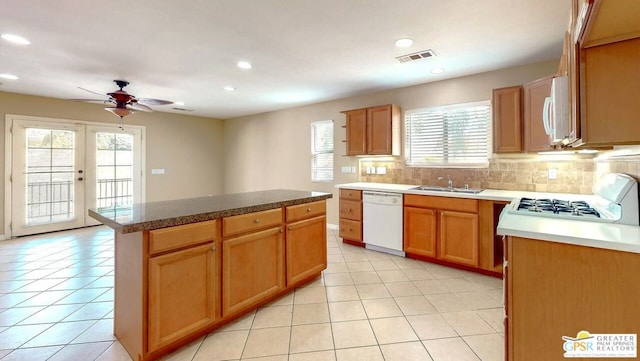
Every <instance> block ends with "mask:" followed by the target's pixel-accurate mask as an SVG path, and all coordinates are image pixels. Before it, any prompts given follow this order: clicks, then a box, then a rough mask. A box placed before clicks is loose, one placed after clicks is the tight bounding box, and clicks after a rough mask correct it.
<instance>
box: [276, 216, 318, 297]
mask: <svg viewBox="0 0 640 361" xmlns="http://www.w3.org/2000/svg"><path fill="white" fill-rule="evenodd" d="M285 239H286V253H287V286H289V285H292V284H295V283H297V282H300V281H302V280H304V279H306V278H309V277H311V276H313V275H317V274H319V273H320V272H322V270H324V269H325V268H327V247H326V242H327V223H326V217H325V216H321V217H316V218H311V219H307V220H304V221H300V222H296V223H292V224H290V225H288V226H287V234H286V237H285Z"/></svg>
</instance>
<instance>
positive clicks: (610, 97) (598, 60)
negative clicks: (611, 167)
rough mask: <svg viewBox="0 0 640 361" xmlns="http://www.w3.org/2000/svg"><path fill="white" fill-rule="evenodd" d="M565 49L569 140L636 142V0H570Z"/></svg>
mask: <svg viewBox="0 0 640 361" xmlns="http://www.w3.org/2000/svg"><path fill="white" fill-rule="evenodd" d="M564 52H565V54H564V55H563V57H562V59H563V60H564V61H565V62H566V65H561V66H560V70H561V71H563V70H566V72H567V75H568V76H569V84H570V86H569V88H570V89H569V92H570V93H569V101H570V108H571V120H572V122H571V124H573V125H574V126H575V127H576V129H575V133H576V138H578V139H579V140H578V141H577V142H575V144H574V146H594V147H610V146H613V145H623V144H640V127H638V123H639V120H640V119H639V117H638V114H640V102H638V101H637V99H639V98H640V67H638V64H639V63H640V2H638V1H637V0H593V1H585V0H573V2H572V19H571V21H570V23H569V30H568V32H567V34H566V40H565V51H564Z"/></svg>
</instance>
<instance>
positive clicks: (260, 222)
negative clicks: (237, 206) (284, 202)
mask: <svg viewBox="0 0 640 361" xmlns="http://www.w3.org/2000/svg"><path fill="white" fill-rule="evenodd" d="M279 224H282V208H276V209H270V210H268V211H262V212H254V213H248V214H241V215H238V216H231V217H225V218H223V219H222V235H223V236H224V237H226V236H230V235H234V234H240V233H246V232H250V231H256V230H259V229H264V228H268V227H272V226H277V225H279Z"/></svg>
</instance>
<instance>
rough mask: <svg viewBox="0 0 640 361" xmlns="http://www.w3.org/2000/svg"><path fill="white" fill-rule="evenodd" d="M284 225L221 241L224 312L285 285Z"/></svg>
mask: <svg viewBox="0 0 640 361" xmlns="http://www.w3.org/2000/svg"><path fill="white" fill-rule="evenodd" d="M284 284H285V279H284V239H283V233H282V228H281V227H274V228H271V229H267V230H264V231H260V232H255V233H250V234H247V235H244V236H240V237H234V238H229V239H226V240H223V241H222V315H223V317H226V316H228V315H230V314H233V313H236V312H241V311H243V310H245V309H249V308H251V307H253V306H255V305H256V304H257V303H258V302H260V301H261V300H262V299H264V298H266V297H268V296H270V295H272V294H274V293H276V292H278V291H280V290H282V289H283V288H284Z"/></svg>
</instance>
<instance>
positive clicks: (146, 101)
mask: <svg viewBox="0 0 640 361" xmlns="http://www.w3.org/2000/svg"><path fill="white" fill-rule="evenodd" d="M137 99H138V103H142V104H147V105H168V104H173V102H172V101H170V100H162V99H153V98H137Z"/></svg>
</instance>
